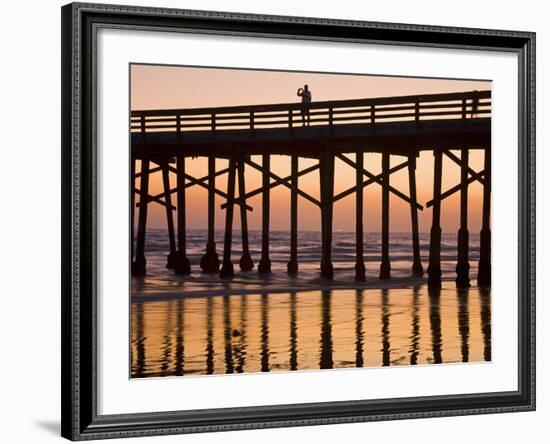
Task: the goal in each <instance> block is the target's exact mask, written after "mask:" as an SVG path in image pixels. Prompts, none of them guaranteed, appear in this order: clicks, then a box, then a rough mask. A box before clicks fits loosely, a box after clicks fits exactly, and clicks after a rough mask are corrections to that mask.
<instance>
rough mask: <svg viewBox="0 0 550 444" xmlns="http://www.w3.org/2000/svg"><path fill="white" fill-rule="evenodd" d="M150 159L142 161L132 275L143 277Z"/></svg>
mask: <svg viewBox="0 0 550 444" xmlns="http://www.w3.org/2000/svg"><path fill="white" fill-rule="evenodd" d="M149 163H150V161H149V159H142V160H141V179H140V185H139V204H140V205H139V213H138V230H137V239H136V257H135V260H134V262H133V263H132V275H133V276H143V275H144V274H145V269H146V264H147V262H146V260H145V233H146V230H147V207H148V196H149Z"/></svg>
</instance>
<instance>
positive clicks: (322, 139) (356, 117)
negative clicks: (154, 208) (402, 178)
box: [131, 91, 491, 288]
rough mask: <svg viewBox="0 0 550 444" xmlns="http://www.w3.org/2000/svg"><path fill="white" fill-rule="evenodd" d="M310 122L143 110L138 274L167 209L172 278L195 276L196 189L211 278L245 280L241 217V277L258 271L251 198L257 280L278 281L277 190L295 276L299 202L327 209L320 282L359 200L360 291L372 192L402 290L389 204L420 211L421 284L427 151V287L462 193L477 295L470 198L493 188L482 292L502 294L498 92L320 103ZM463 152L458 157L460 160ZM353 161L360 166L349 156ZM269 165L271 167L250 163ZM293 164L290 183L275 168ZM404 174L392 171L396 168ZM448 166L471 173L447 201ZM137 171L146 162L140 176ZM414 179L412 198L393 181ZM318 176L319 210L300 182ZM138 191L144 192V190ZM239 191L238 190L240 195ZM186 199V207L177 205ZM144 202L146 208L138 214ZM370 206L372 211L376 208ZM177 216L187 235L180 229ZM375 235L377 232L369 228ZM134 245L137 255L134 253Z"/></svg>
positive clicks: (283, 116)
mask: <svg viewBox="0 0 550 444" xmlns="http://www.w3.org/2000/svg"><path fill="white" fill-rule="evenodd" d="M309 114H310V117H311V118H310V122H309V124H308V125H307V126H304V125H303V124H302V119H301V105H300V104H299V103H287V104H271V105H253V106H232V107H221V108H194V109H168V110H136V111H132V113H131V143H132V165H131V176H132V178H131V180H132V184H131V190H132V191H133V192H132V193H131V194H132V196H131V205H132V207H134V206H137V207H138V217H137V222H138V225H137V230H136V235H135V239H134V217H133V210H132V212H131V213H132V230H131V231H132V233H131V245H132V248H131V251H132V274H133V275H134V276H140V275H143V274H145V273H146V268H147V267H146V259H145V237H146V231H147V207H148V205H149V204H152V203H155V204H159V205H162V206H164V207H165V209H166V218H167V228H168V237H169V251H168V258H167V266H168V267H170V268H173V269H174V271H175V272H176V273H178V274H184V275H185V274H189V273H190V271H191V266H190V263H189V260H188V259H187V256H186V205H185V193H186V190H187V188H189V187H192V186H198V187H202V188H205V189H206V190H207V191H208V239H207V243H206V245H205V253H204V256H203V257H202V259H201V264H200V266H201V269H202V271H203V272H205V273H219V274H220V276H221V277H223V278H228V279H230V278H232V277H233V276H234V274H235V270H234V267H233V263H232V258H231V251H232V242H233V218H234V217H233V216H234V213H235V206H238V212H239V215H240V219H241V234H242V235H241V238H242V256H241V258H240V261H239V267H240V269H241V270H242V271H250V270H252V269H253V268H254V258H252V256H251V254H250V251H249V240H248V222H247V213H248V211H251V210H252V208H251V207H250V206H249V205H248V203H247V202H248V201H249V199H250V198H252V197H253V196H256V195H261V198H262V205H261V214H262V241H261V255H260V257H259V258H257V259H258V265H257V271H258V272H259V273H262V274H269V273H271V260H270V255H269V246H270V225H269V222H270V193H271V190H272V189H273V188H275V187H278V186H283V187H286V188H288V189H289V190H290V221H289V227H290V245H289V260H288V264H287V271H288V273H289V274H291V275H295V274H297V273H299V261H298V251H299V244H298V226H299V224H298V218H299V215H298V199H299V198H302V199H306V200H308V201H309V202H311V203H313V204H315V205H316V206H317V207H318V208H319V217H320V222H321V237H322V258H321V264H320V268H321V276H322V277H323V278H324V279H327V280H331V279H333V276H334V270H333V264H332V245H333V240H332V232H333V230H332V219H333V206H334V204H335V203H336V202H337V201H339V200H340V199H343V198H345V197H347V196H349V195H355V202H356V224H355V225H356V260H355V261H356V263H355V279H356V280H357V281H365V280H368V279H369V272H368V270H367V269H366V267H365V263H364V236H363V233H364V229H365V226H364V221H363V211H364V209H363V207H364V205H365V202H364V188H365V187H367V186H370V185H375V184H376V185H378V186H380V187H381V189H382V211H381V213H382V214H381V217H382V233H381V251H380V256H381V263H380V269H379V278H380V279H390V278H391V251H390V236H391V234H390V230H389V226H390V195H394V196H397V197H398V198H399V199H401V200H403V201H405V202H407V204H408V205H409V206H410V215H411V239H412V247H413V248H412V257H411V262H412V271H411V273H412V275H414V276H417V277H420V276H422V275H423V273H424V268H423V265H422V262H421V257H420V241H419V228H418V210H423V209H424V207H423V206H422V205H420V204H419V203H418V201H417V192H416V158H417V157H418V156H419V153H420V152H421V151H431V152H433V156H434V181H433V199H432V200H430V201H429V202H428V203H427V205H426V206H427V207H428V208H430V207H432V227H431V230H430V249H429V264H428V268H427V271H428V278H427V280H428V284H429V286H430V287H432V288H439V287H440V286H441V227H440V220H441V202H442V201H443V200H444V199H446V198H447V197H449V196H451V195H453V194H455V193H460V228H459V231H458V245H457V251H458V254H457V264H456V273H457V276H456V285H457V287H459V288H467V287H468V286H469V285H470V276H469V269H470V265H469V231H468V187H469V185H470V184H471V183H473V182H475V181H477V182H479V183H481V184H482V186H483V212H482V230H481V233H480V258H479V271H478V276H477V282H478V285H481V286H490V282H491V272H490V268H491V265H490V264H491V257H490V255H491V248H490V246H491V231H490V200H491V184H490V182H491V179H490V171H491V92H490V91H472V92H461V93H451V94H433V95H421V96H400V97H382V98H370V99H357V100H340V101H328V102H314V103H312V104H311V105H310V113H309ZM471 150H483V151H484V158H485V161H484V168H483V170H482V171H480V172H476V171H474V170H473V169H472V168H471V167H470V164H469V153H470V151H471ZM457 151H459V152H460V156H457V155H456V154H455V153H454V152H457ZM371 152H374V153H381V156H382V172H381V173H380V174H373V173H372V172H370V171H369V165H365V157H364V154H365V153H371ZM350 154H351V155H352V156H351V157H349V155H350ZM258 155H259V156H261V164H259V163H256V162H255V161H253V160H252V158H251V156H258ZM272 155H285V156H288V157H289V162H290V169H291V173H290V175H289V176H287V177H281V176H279V175H277V174H275V173H274V172H273V171H272V170H271V166H270V165H271V162H270V160H271V156H272ZM392 156H398V157H399V158H401V159H403V162H401V163H399V164H398V165H396V166H393V167H391V166H390V165H391V157H392ZM190 157H193V158H194V157H206V158H207V159H208V174H207V175H206V176H204V177H200V178H197V177H193V176H191V175H190V174H188V173H187V171H186V166H185V162H186V159H187V158H190ZM444 157H446V158H449V159H450V160H451V161H453V162H454V163H456V164H457V165H458V166H459V167H460V172H461V173H460V183H458V184H457V185H456V186H454V187H452V188H450V189H449V190H442V174H443V171H442V161H443V158H444ZM300 158H309V159H316V161H317V162H316V163H315V164H314V165H313V166H310V167H307V168H304V169H302V170H300V169H299V159H300ZM216 159H225V160H226V161H227V167H226V168H223V169H218V170H217V169H216ZM337 159H338V161H341V162H343V163H345V164H347V165H349V166H350V167H352V168H353V169H354V170H355V185H354V186H352V187H350V188H349V189H347V190H345V191H343V192H340V193H338V194H335V193H334V182H335V161H336V160H337ZM137 162H140V169H139V172H136V171H137V165H136V164H137ZM247 168H252V169H254V170H257V171H259V172H260V173H261V174H262V185H261V186H260V187H259V188H257V189H254V190H252V191H248V192H247V189H246V185H245V171H246V169H247ZM405 168H406V169H407V170H408V177H409V190H408V193H405V192H403V191H400V190H398V189H396V188H395V187H394V186H392V183H391V176H392V174H394V173H396V172H397V171H400V170H402V169H405ZM317 170H319V177H320V183H319V190H320V198H319V200H318V199H316V198H315V197H313V196H311V195H309V194H308V193H307V192H306V191H304V190H303V189H301V188H300V178H301V177H303V176H305V175H307V174H309V173H312V172H314V171H317ZM157 172H159V173H160V174H162V179H163V180H162V183H163V191H162V193H160V194H158V195H152V194H150V192H149V181H150V180H149V176H150V175H151V174H155V173H157ZM170 174H174V175H175V176H176V181H177V186H176V188H170ZM221 175H227V186H226V188H225V189H221V188H220V187H218V186H217V185H216V178H217V177H219V176H221ZM138 179H139V186H138V185H137V180H138ZM236 182H238V184H237V183H236ZM174 193H175V194H176V199H175V201H176V205H175V206H174V205H173V203H172V194H174ZM136 196H137V197H138V202H137V203H136ZM216 196H220V197H221V198H222V199H223V200H224V203H223V204H222V208H223V209H225V235H224V244H223V247H222V252H223V254H222V261H221V268H220V260H219V257H218V253H217V248H216V243H215V240H214V228H215V214H214V213H215V197H216ZM366 204H367V205H368V204H369V203H368V202H367V203H366ZM173 211H176V214H177V218H176V219H177V233H176V227H175V225H174V220H173ZM367 226H368V223H367ZM134 244H135V245H134Z"/></svg>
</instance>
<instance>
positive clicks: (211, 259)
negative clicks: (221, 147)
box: [201, 154, 220, 273]
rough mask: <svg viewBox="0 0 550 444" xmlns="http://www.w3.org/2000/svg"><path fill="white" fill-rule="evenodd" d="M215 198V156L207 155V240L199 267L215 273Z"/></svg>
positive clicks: (217, 268)
mask: <svg viewBox="0 0 550 444" xmlns="http://www.w3.org/2000/svg"><path fill="white" fill-rule="evenodd" d="M215 199H216V157H215V156H214V155H213V154H210V155H209V156H208V240H207V242H206V252H205V254H204V255H203V257H202V258H201V268H202V271H204V272H205V273H217V272H218V270H219V268H220V259H219V258H218V253H216V242H215V239H214V230H215V217H216V216H215V210H216V209H215V206H214V205H215Z"/></svg>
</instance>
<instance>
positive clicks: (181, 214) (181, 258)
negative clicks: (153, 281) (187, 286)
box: [168, 155, 191, 275]
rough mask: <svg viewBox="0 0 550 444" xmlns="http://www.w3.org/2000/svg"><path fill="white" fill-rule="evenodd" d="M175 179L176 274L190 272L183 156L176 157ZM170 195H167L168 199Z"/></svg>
mask: <svg viewBox="0 0 550 444" xmlns="http://www.w3.org/2000/svg"><path fill="white" fill-rule="evenodd" d="M176 169H177V173H176V181H177V187H178V193H177V195H176V198H177V215H178V254H177V255H176V257H175V260H174V271H175V272H176V274H181V275H188V274H189V273H191V265H190V263H189V259H187V251H186V250H187V245H186V241H187V237H186V236H187V233H186V230H187V227H186V221H185V210H186V208H185V156H184V155H180V156H178V157H177V168H176ZM169 198H170V196H169V195H168V199H169Z"/></svg>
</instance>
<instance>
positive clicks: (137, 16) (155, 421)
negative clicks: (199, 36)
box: [61, 3, 535, 440]
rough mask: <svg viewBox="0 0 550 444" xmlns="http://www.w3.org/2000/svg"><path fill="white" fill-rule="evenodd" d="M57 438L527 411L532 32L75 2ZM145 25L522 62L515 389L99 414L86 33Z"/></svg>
mask: <svg viewBox="0 0 550 444" xmlns="http://www.w3.org/2000/svg"><path fill="white" fill-rule="evenodd" d="M61 15H62V32H61V47H62V60H61V72H62V77H61V86H62V88H61V103H62V115H61V117H62V119H61V120H62V126H61V136H62V137H61V140H62V195H61V198H62V227H61V229H62V246H61V250H62V276H61V280H62V307H61V310H62V332H61V341H62V435H63V436H64V437H65V438H68V439H71V440H84V439H100V438H118V437H127V436H147V435H161V434H175V433H193V432H205V431H222V430H237V429H252V428H267V427H288V426H301V425H314V424H330V423H344V422H361V421H374V420H387V419H405V418H422V417H434V416H452V415H471V414H483V413H499V412H514V411H528V410H534V409H535V34H534V33H530V32H517V31H500V30H487V29H468V28H449V27H439V26H423V25H405V24H393V23H375V22H358V21H347V20H346V21H344V20H332V19H317V18H304V17H281V16H265V15H252V14H234V13H221V12H207V11H191V10H175V9H161V8H144V7H131V6H117V5H102V4H85V3H72V4H68V5H66V6H64V7H63V8H62V10H61ZM98 25H99V26H102V27H113V26H117V27H121V26H122V27H125V28H126V29H136V28H137V27H143V26H146V27H148V28H149V29H151V30H154V29H157V30H166V29H169V30H171V31H178V30H180V31H181V30H184V29H185V30H187V31H195V32H209V33H218V34H225V33H232V34H239V35H243V36H263V37H270V36H271V37H276V38H280V37H285V38H293V39H316V40H327V41H330V40H338V41H342V42H361V43H373V42H376V43H378V44H399V45H414V46H430V47H446V48H463V49H483V50H493V51H510V52H514V53H516V54H517V55H518V60H519V68H520V69H519V116H520V117H519V140H518V152H519V184H518V185H519V190H520V191H519V233H518V239H519V251H520V253H519V270H518V273H519V288H518V291H519V296H520V297H519V300H520V303H519V332H518V335H519V336H518V342H519V350H518V356H519V363H520V365H519V381H518V390H517V391H513V392H497V393H488V394H483V395H480V394H468V395H457V396H432V397H422V398H406V399H391V400H389V401H386V402H384V403H380V402H377V401H355V402H347V401H342V402H331V403H320V404H301V405H277V406H271V407H265V406H264V407H253V408H252V407H249V408H233V409H215V410H208V411H202V412H201V411H188V412H154V413H148V414H139V415H137V414H120V415H112V416H99V415H98V414H97V412H96V381H95V372H94V363H95V357H94V350H95V343H94V337H95V248H96V246H95V210H96V208H95V192H96V189H95V181H94V175H95V163H94V162H95V161H94V159H95V153H96V147H95V136H94V125H95V112H96V111H95V109H94V104H95V91H94V90H93V81H92V80H93V76H94V74H95V73H94V72H93V67H94V60H95V54H94V49H95V45H94V41H93V40H94V35H95V34H94V29H95V27H96V26H98Z"/></svg>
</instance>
